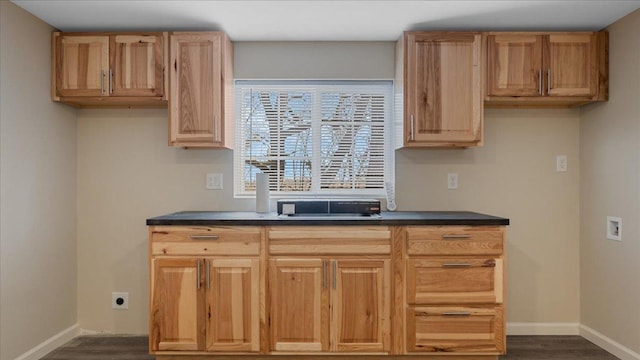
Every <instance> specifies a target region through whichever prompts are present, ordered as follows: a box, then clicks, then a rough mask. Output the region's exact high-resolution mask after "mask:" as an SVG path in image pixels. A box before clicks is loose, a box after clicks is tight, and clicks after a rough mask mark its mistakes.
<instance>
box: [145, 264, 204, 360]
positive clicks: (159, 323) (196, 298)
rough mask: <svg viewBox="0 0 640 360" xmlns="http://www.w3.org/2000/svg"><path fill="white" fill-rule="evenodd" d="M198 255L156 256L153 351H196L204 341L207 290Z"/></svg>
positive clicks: (153, 275) (152, 279)
mask: <svg viewBox="0 0 640 360" xmlns="http://www.w3.org/2000/svg"><path fill="white" fill-rule="evenodd" d="M201 265H202V263H201V261H200V259H197V258H191V257H188V258H156V259H153V260H152V266H151V273H152V276H151V292H152V296H151V298H152V301H151V309H150V313H151V318H150V325H149V326H150V328H151V329H150V331H151V333H150V336H149V341H150V343H149V345H150V350H151V351H168V350H177V351H197V350H204V344H205V332H204V331H202V330H203V329H204V321H205V305H204V304H205V296H204V295H205V293H204V292H203V291H201V290H200V288H201V276H200V270H199V269H200V267H201Z"/></svg>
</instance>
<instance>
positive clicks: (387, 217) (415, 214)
mask: <svg viewBox="0 0 640 360" xmlns="http://www.w3.org/2000/svg"><path fill="white" fill-rule="evenodd" d="M147 225H187V226H194V225H200V226H207V225H211V226H214V225H253V226H260V225H509V219H506V218H501V217H497V216H491V215H485V214H479V213H475V212H470V211H397V212H382V213H380V215H379V216H371V217H368V216H357V215H356V216H350V215H346V216H278V214H277V213H275V212H272V213H265V214H261V213H256V212H245V211H181V212H176V213H173V214H167V215H162V216H157V217H153V218H150V219H147Z"/></svg>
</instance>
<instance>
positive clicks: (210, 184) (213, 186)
mask: <svg viewBox="0 0 640 360" xmlns="http://www.w3.org/2000/svg"><path fill="white" fill-rule="evenodd" d="M206 187H207V190H222V174H221V173H209V174H207V184H206Z"/></svg>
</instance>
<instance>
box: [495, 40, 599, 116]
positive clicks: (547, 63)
mask: <svg viewBox="0 0 640 360" xmlns="http://www.w3.org/2000/svg"><path fill="white" fill-rule="evenodd" d="M487 54H488V61H487V65H488V66H487V67H488V70H487V81H486V86H487V97H486V100H487V106H508V105H529V106H554V105H555V106H572V105H581V104H585V103H588V102H593V101H605V100H607V97H608V91H607V78H608V69H607V66H608V62H607V56H608V37H607V33H606V32H599V33H595V32H583V33H535V32H526V33H509V32H496V33H488V34H487Z"/></svg>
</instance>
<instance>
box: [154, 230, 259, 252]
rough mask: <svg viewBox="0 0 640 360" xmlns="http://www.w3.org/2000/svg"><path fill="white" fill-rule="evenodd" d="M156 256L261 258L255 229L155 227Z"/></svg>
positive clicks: (257, 232) (257, 233)
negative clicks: (236, 256)
mask: <svg viewBox="0 0 640 360" xmlns="http://www.w3.org/2000/svg"><path fill="white" fill-rule="evenodd" d="M149 234H150V238H151V254H152V255H260V239H261V238H262V230H261V229H260V228H259V227H257V226H255V227H253V226H238V227H233V226H215V227H214V226H153V227H151V228H150V229H149Z"/></svg>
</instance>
